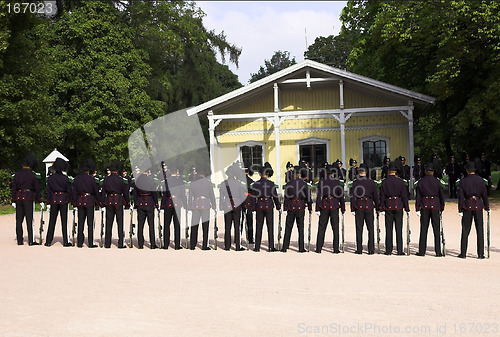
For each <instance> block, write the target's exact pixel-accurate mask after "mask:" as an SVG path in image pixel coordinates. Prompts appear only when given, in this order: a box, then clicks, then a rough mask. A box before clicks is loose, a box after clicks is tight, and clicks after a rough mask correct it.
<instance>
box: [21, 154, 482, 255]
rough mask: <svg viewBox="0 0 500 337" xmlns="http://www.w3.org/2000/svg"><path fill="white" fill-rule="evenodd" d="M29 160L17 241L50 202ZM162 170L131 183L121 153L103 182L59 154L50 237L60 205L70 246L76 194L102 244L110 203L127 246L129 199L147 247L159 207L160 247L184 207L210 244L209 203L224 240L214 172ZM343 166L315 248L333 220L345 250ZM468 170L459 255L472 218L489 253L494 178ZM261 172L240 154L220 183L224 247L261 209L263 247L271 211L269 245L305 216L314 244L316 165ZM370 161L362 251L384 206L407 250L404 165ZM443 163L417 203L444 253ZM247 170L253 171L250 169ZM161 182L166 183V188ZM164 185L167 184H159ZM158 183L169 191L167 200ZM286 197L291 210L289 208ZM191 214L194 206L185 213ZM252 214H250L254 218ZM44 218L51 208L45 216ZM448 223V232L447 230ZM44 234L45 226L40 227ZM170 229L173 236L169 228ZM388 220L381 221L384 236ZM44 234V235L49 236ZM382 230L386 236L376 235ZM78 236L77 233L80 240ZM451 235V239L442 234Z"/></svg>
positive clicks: (321, 200)
mask: <svg viewBox="0 0 500 337" xmlns="http://www.w3.org/2000/svg"><path fill="white" fill-rule="evenodd" d="M21 164H22V167H23V169H22V170H21V171H19V172H18V173H16V175H15V177H14V181H13V184H12V201H13V205H14V206H15V207H16V233H17V240H18V244H22V243H23V235H22V222H23V219H24V218H26V221H27V224H28V243H29V244H30V245H35V244H37V243H36V242H35V240H34V230H33V203H34V201H35V200H36V201H38V202H40V203H41V206H42V212H43V209H44V204H43V202H42V198H41V196H40V189H39V184H38V180H37V179H36V177H35V175H34V173H33V172H32V171H31V169H32V168H33V169H35V168H36V160H35V159H34V156H32V155H28V156H27V157H26V158H25V159H24V160H23V162H22V163H21ZM162 166H163V170H162V173H163V180H162V182H161V183H160V184H158V183H157V182H155V179H154V176H153V175H152V174H151V170H150V169H146V170H144V171H143V172H142V173H141V172H140V170H139V169H138V168H137V169H136V173H135V174H134V177H135V178H136V179H135V180H134V179H132V180H133V183H132V186H130V189H129V187H128V186H127V183H126V181H130V180H131V179H130V178H129V177H127V178H124V177H121V176H119V175H118V173H119V172H123V170H122V167H121V163H119V162H113V163H112V164H111V165H110V167H109V169H110V174H109V175H108V176H107V177H105V178H104V180H103V181H102V186H101V185H100V184H98V183H97V182H96V180H95V178H94V177H92V176H91V173H92V172H94V171H95V168H94V166H93V163H92V161H91V160H88V161H86V162H84V163H82V165H81V167H80V169H81V171H82V173H81V174H80V175H79V176H78V177H76V178H75V179H74V182H73V183H72V184H71V183H70V179H69V178H68V177H67V176H66V175H65V174H63V172H64V171H67V168H68V167H67V163H66V162H65V161H64V160H62V159H60V158H58V160H56V162H55V163H54V165H53V169H54V174H52V175H51V176H50V177H49V178H48V180H47V193H46V200H47V203H48V207H47V208H48V209H49V210H50V220H49V229H48V233H47V238H46V242H45V245H46V246H50V245H51V243H52V240H53V233H54V228H55V222H56V219H57V216H58V213H60V215H61V223H62V231H63V245H64V246H65V247H67V246H71V245H72V243H70V240H69V235H68V231H67V212H68V204H69V203H70V202H71V203H72V204H73V206H74V212H75V211H77V213H78V237H77V246H78V247H82V246H83V242H84V234H83V232H84V223H85V221H86V222H87V227H88V246H89V247H96V245H95V244H94V240H93V234H94V226H95V217H94V211H95V208H96V207H100V209H101V212H102V213H101V243H102V242H103V234H104V233H103V229H104V223H103V221H104V220H103V219H104V213H105V217H106V226H105V228H106V230H105V239H104V247H105V248H109V247H110V246H111V233H112V227H113V222H114V218H115V217H116V221H117V227H118V248H125V242H124V227H123V213H124V209H131V223H130V232H129V234H130V247H132V237H133V234H134V233H133V228H134V227H135V225H133V223H132V212H133V210H134V209H136V210H137V213H138V214H137V220H138V233H137V238H138V240H137V241H138V248H143V246H144V235H143V229H144V224H145V221H146V219H147V220H148V225H149V239H150V248H152V249H154V248H157V245H156V242H157V241H156V236H155V228H154V223H155V221H154V213H155V209H156V210H157V216H158V222H157V224H158V235H159V238H160V240H159V248H164V249H168V247H169V244H170V224H171V223H172V222H173V223H174V247H175V249H181V248H182V247H181V239H180V237H181V231H180V219H181V214H182V211H183V210H184V211H186V213H189V214H190V215H191V225H190V226H189V227H190V228H191V235H190V240H189V248H190V249H195V247H196V245H197V241H198V237H197V236H198V227H199V223H200V221H201V223H202V231H203V239H202V249H203V250H210V249H211V248H210V246H209V239H208V234H209V222H210V219H211V217H210V210H213V211H214V213H215V216H214V241H215V244H214V249H217V222H216V221H217V212H218V209H217V202H216V199H215V195H214V186H213V185H212V183H211V182H210V181H209V180H208V179H207V178H206V177H205V173H206V172H196V177H195V178H194V180H193V181H192V182H191V183H190V184H189V186H188V188H187V189H188V193H187V196H186V183H185V182H184V181H183V180H182V178H180V174H179V173H180V172H179V169H178V168H174V167H172V168H171V169H170V170H168V168H167V167H166V164H164V163H163V165H162ZM338 170H339V166H333V165H327V166H326V168H325V175H324V176H323V177H322V179H320V180H319V182H318V184H317V194H316V206H315V211H316V212H317V213H318V215H319V223H318V233H317V239H316V252H317V253H321V251H322V248H323V245H324V239H325V232H326V228H327V226H328V222H330V225H331V226H332V230H333V252H334V253H339V252H340V251H344V230H343V227H344V213H345V209H346V207H345V198H344V188H343V185H342V182H341V181H340V180H339V179H337V178H336V177H338ZM466 170H467V173H468V175H467V177H465V178H464V179H462V180H461V181H460V184H459V190H458V191H459V203H458V206H459V214H460V215H462V216H463V218H462V241H461V253H460V255H459V256H460V257H465V255H466V252H467V240H468V235H469V233H470V230H471V226H472V219H474V220H475V223H476V231H477V234H478V236H477V237H478V239H477V240H478V242H477V251H478V257H479V258H484V242H483V240H484V239H483V237H484V234H483V217H482V210H483V209H484V210H486V211H487V212H488V218H489V214H490V210H489V203H488V197H487V193H486V186H485V184H484V182H483V179H482V178H480V177H478V176H477V175H476V174H475V166H474V163H473V162H470V163H468V164H467V166H466ZM258 171H259V174H260V180H258V181H255V182H254V181H253V180H252V179H251V178H250V177H249V175H251V173H252V172H251V170H250V169H245V170H243V169H242V168H241V164H239V163H234V164H233V165H231V166H230V167H229V168H228V169H227V171H226V175H227V180H225V181H224V182H222V183H221V184H220V186H219V196H220V197H219V207H220V210H221V211H223V212H224V222H225V236H224V249H225V250H229V249H230V247H231V230H232V229H233V228H234V233H235V235H234V241H235V245H236V250H244V248H242V247H241V237H240V235H241V233H242V231H243V228H245V229H246V240H247V248H248V244H249V243H252V242H253V228H252V227H253V222H252V221H251V219H252V218H253V215H252V213H253V212H255V213H256V228H255V241H254V244H255V246H254V251H259V250H260V248H261V242H262V229H263V225H264V221H265V222H266V224H267V233H268V251H270V252H272V251H276V250H280V251H282V252H286V251H287V249H289V245H290V237H291V232H292V229H293V226H294V224H295V223H297V227H298V232H299V242H298V244H299V252H306V251H309V248H310V241H311V238H310V234H311V213H312V196H311V184H308V183H307V182H306V179H305V178H306V177H307V175H308V173H307V171H305V170H303V167H301V166H294V167H293V169H291V170H289V172H290V174H289V173H288V172H287V176H288V179H287V180H288V182H287V183H286V185H285V186H284V194H283V195H282V196H279V195H278V192H277V186H276V185H275V184H274V182H272V181H271V180H270V178H271V177H272V175H273V169H272V167H271V165H270V164H269V163H267V162H266V163H265V164H264V165H262V166H261V167H259V168H258ZM368 171H369V170H368V167H367V165H366V164H364V163H363V164H362V165H360V167H359V168H358V170H357V173H358V175H357V178H356V179H354V180H353V181H352V182H351V184H350V186H349V187H350V208H351V212H352V213H353V215H354V216H355V226H356V251H355V253H356V254H362V251H363V246H362V238H363V226H364V224H366V226H367V229H368V238H369V239H368V254H374V253H375V240H374V234H375V231H374V211H375V212H376V216H377V227H378V218H379V214H382V215H384V216H385V229H386V231H385V233H386V239H385V247H386V250H385V254H386V255H391V254H392V252H393V231H394V229H395V231H396V253H397V254H398V255H404V254H405V253H404V249H403V234H402V233H403V211H405V212H406V213H407V216H408V220H409V212H410V209H409V204H408V191H407V188H406V186H405V184H404V183H403V180H402V179H400V178H398V177H396V172H397V171H398V165H397V164H396V163H395V162H390V163H389V165H388V166H387V178H385V179H384V180H383V181H382V182H381V184H380V186H379V187H378V186H377V184H376V183H375V182H374V181H373V180H372V179H368V178H367V172H368ZM434 171H435V169H434V166H433V164H432V163H429V164H428V165H426V167H425V173H426V176H425V177H423V178H421V179H420V180H419V181H418V182H417V183H416V193H417V199H416V203H415V208H416V211H417V215H418V216H420V222H421V229H420V241H419V252H418V253H417V255H420V256H423V255H425V251H426V239H427V230H428V227H429V221H431V222H432V225H433V231H434V239H435V240H434V241H435V252H436V256H442V255H443V253H444V252H445V250H444V249H443V250H441V246H440V240H439V239H440V236H444V235H442V234H443V232H442V230H443V229H442V223H441V224H440V219H441V213H442V211H443V210H444V193H443V189H442V186H441V184H440V183H439V181H438V180H437V179H436V178H435V177H434ZM243 172H244V173H243ZM158 186H161V188H160V189H158ZM159 190H160V191H159ZM130 191H132V195H133V200H134V201H135V202H134V204H133V207H132V208H131V207H130V206H131V199H130ZM158 193H160V195H161V203H160V202H159V196H158ZM282 205H283V211H282V210H281V208H282ZM274 208H276V210H277V211H278V212H279V221H278V226H279V228H278V248H277V249H276V248H275V245H274V237H275V235H274V214H275V212H274ZM306 208H307V210H308V211H309V230H308V233H309V235H308V247H307V250H306V249H305V239H304V220H305V212H306ZM282 212H283V213H284V214H285V216H286V220H285V233H284V238H283V246H282V247H281V245H280V243H281V242H280V239H281V215H282ZM160 214H163V215H164V221H163V228H164V230H163V228H162V226H161V221H160ZM340 215H341V219H342V238H341V242H342V243H341V244H340V230H339V225H340V221H339V216H340ZM186 219H187V214H186ZM245 220H246V221H245ZM42 223H43V213H42V222H41V225H42ZM189 227H188V226H186V232H185V237H186V248H188V247H187V244H188V236H189V233H188V228H189ZM75 228H76V223H74V226H73V235H74V234H75ZM440 229H441V233H440ZM40 234H41V231H40ZM162 234H165V236H164V237H163V238H162ZM378 235H379V229H378V228H377V236H378ZM40 239H41V236H40ZM379 241H380V240H379V239H377V245H378V242H379ZM74 242H75V240H74V238H73V244H74ZM443 243H444V241H443ZM407 254H409V224H408V226H407Z"/></svg>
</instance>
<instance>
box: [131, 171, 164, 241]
mask: <svg viewBox="0 0 500 337" xmlns="http://www.w3.org/2000/svg"><path fill="white" fill-rule="evenodd" d="M133 197H134V208H135V209H136V210H137V246H138V247H137V248H139V249H143V247H144V224H145V222H146V219H148V226H149V243H150V248H151V249H156V248H158V247H157V246H156V236H155V209H157V210H158V211H159V209H158V192H157V191H156V184H155V181H154V179H153V176H152V175H151V170H150V169H146V170H145V171H144V172H143V173H142V174H141V175H140V176H139V177H137V178H136V179H135V184H134V190H133Z"/></svg>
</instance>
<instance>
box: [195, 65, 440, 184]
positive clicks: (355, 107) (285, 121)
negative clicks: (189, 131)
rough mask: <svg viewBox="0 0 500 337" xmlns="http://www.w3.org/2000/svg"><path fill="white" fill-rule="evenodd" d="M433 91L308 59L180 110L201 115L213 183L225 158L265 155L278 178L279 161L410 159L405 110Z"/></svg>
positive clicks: (247, 160) (249, 161) (255, 160)
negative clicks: (422, 91) (205, 118)
mask: <svg viewBox="0 0 500 337" xmlns="http://www.w3.org/2000/svg"><path fill="white" fill-rule="evenodd" d="M434 100H435V99H434V98H433V97H430V96H426V95H423V94H420V93H417V92H414V91H410V90H406V89H403V88H400V87H396V86H393V85H390V84H387V83H383V82H380V81H376V80H373V79H371V78H367V77H364V76H360V75H357V74H354V73H351V72H348V71H345V70H340V69H337V68H334V67H331V66H328V65H324V64H321V63H318V62H314V61H311V60H305V61H303V62H301V63H298V64H295V65H293V66H291V67H288V68H286V69H284V70H281V71H279V72H277V73H275V74H272V75H270V76H268V77H266V78H263V79H261V80H259V81H256V82H254V83H251V84H248V85H246V86H244V87H242V88H240V89H237V90H234V91H232V92H230V93H227V94H225V95H223V96H220V97H217V98H215V99H213V100H211V101H208V102H206V103H203V104H201V105H198V106H196V107H192V108H190V109H188V110H187V113H188V115H190V116H192V115H195V114H207V115H208V119H209V133H210V164H211V169H212V172H216V174H215V176H214V180H215V181H214V182H215V183H216V184H219V183H220V182H221V181H222V180H224V179H225V177H224V176H223V174H222V172H224V171H225V168H226V167H227V166H229V165H230V164H231V163H232V162H233V161H235V160H240V161H241V162H243V163H244V165H245V166H250V165H261V164H263V163H264V162H266V161H268V162H269V163H270V164H271V165H272V166H273V168H274V171H275V176H274V177H273V180H274V181H276V182H277V183H278V182H279V184H278V185H280V186H281V185H282V184H283V183H284V171H285V165H286V163H287V162H291V163H293V164H295V165H297V163H298V162H299V161H300V160H305V161H306V162H308V163H310V165H311V166H312V167H313V169H314V170H315V173H316V174H317V169H318V167H319V166H321V165H322V164H323V163H324V162H325V161H328V162H329V163H331V162H333V161H335V160H337V159H340V160H341V161H342V162H343V163H344V168H346V169H348V167H346V166H347V165H346V160H349V158H354V159H356V160H357V161H358V163H361V162H363V158H370V159H371V160H372V161H373V162H374V163H375V164H376V166H381V165H382V159H383V157H384V156H388V157H392V158H395V157H397V156H399V155H402V156H405V157H406V158H407V162H408V164H409V165H411V166H412V165H413V157H414V155H413V153H414V152H413V117H414V115H415V114H416V113H420V112H422V111H423V110H424V109H426V108H427V107H428V105H429V104H432V103H434Z"/></svg>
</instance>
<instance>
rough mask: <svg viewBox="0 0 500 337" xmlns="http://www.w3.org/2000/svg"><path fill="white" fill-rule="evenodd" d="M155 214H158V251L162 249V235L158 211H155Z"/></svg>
mask: <svg viewBox="0 0 500 337" xmlns="http://www.w3.org/2000/svg"><path fill="white" fill-rule="evenodd" d="M153 212H154V211H153ZM157 213H158V238H159V239H160V244H159V247H160V249H162V248H163V233H162V230H163V227H162V225H161V216H160V210H159V209H157Z"/></svg>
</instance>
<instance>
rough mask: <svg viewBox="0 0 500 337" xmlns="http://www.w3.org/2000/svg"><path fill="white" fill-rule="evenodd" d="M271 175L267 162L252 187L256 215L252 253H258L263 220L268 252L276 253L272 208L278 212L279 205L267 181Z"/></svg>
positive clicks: (270, 182) (272, 184)
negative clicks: (265, 225)
mask: <svg viewBox="0 0 500 337" xmlns="http://www.w3.org/2000/svg"><path fill="white" fill-rule="evenodd" d="M273 173H274V171H273V169H272V167H271V164H269V163H268V162H266V163H264V166H262V167H261V168H260V169H259V174H260V176H261V178H260V180H258V181H256V182H255V183H254V184H253V186H252V197H253V205H254V208H255V213H256V216H255V222H256V225H255V227H256V228H255V248H254V252H258V251H260V243H261V241H262V227H263V226H264V219H265V220H266V224H267V238H268V241H269V248H268V251H269V252H275V251H276V248H274V206H275V205H276V209H277V210H278V211H279V210H280V209H281V203H280V201H279V199H278V191H276V187H275V186H274V183H273V182H272V181H270V180H269V179H268V178H270V177H272V175H273Z"/></svg>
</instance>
